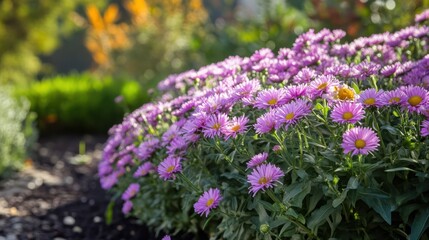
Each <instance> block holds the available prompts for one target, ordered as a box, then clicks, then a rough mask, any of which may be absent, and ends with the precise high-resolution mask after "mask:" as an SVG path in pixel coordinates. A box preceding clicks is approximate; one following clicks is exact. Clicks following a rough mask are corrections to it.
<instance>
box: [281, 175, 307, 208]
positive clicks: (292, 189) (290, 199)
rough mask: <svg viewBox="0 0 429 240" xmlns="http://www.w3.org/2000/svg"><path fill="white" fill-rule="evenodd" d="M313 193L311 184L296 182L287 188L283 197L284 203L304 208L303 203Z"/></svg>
mask: <svg viewBox="0 0 429 240" xmlns="http://www.w3.org/2000/svg"><path fill="white" fill-rule="evenodd" d="M310 191H311V182H310V181H303V182H295V183H292V184H291V185H289V186H287V187H286V189H285V194H284V196H283V202H284V203H289V204H290V205H291V206H296V207H299V208H300V207H302V201H303V200H304V198H305V197H306V196H307V195H308V194H309V193H310Z"/></svg>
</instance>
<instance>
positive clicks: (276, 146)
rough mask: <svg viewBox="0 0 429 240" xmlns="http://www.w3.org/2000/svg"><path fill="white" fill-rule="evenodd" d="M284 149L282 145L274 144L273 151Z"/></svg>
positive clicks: (277, 151)
mask: <svg viewBox="0 0 429 240" xmlns="http://www.w3.org/2000/svg"><path fill="white" fill-rule="evenodd" d="M281 150H282V147H281V146H280V145H274V146H273V151H274V152H275V153H277V154H278V153H280V151H281Z"/></svg>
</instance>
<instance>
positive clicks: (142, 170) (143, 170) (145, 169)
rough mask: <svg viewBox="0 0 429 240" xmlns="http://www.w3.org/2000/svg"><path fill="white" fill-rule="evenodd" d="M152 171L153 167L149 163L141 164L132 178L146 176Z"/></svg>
mask: <svg viewBox="0 0 429 240" xmlns="http://www.w3.org/2000/svg"><path fill="white" fill-rule="evenodd" d="M153 169H154V167H153V164H152V163H151V162H145V163H143V165H141V166H140V167H138V168H137V170H136V171H135V172H134V174H133V177H134V178H138V177H143V176H146V175H147V174H148V173H149V172H150V171H152V170H153Z"/></svg>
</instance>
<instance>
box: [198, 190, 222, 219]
mask: <svg viewBox="0 0 429 240" xmlns="http://www.w3.org/2000/svg"><path fill="white" fill-rule="evenodd" d="M221 200H222V196H221V194H220V191H219V189H217V188H210V189H209V190H208V191H206V192H204V193H203V195H202V196H201V197H200V198H199V199H198V201H197V202H196V203H195V204H194V210H195V212H196V213H198V214H200V215H201V216H202V215H204V214H205V215H206V217H207V216H208V215H209V213H210V210H212V209H214V208H216V207H217V206H218V205H219V202H220V201H221Z"/></svg>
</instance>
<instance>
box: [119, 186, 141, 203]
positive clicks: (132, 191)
mask: <svg viewBox="0 0 429 240" xmlns="http://www.w3.org/2000/svg"><path fill="white" fill-rule="evenodd" d="M139 190H140V185H139V184H138V183H131V184H130V185H129V186H128V188H127V190H125V192H124V193H123V194H122V200H130V199H131V198H133V197H134V196H135V195H137V193H138V192H139Z"/></svg>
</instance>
